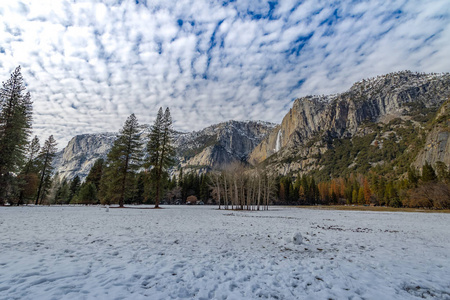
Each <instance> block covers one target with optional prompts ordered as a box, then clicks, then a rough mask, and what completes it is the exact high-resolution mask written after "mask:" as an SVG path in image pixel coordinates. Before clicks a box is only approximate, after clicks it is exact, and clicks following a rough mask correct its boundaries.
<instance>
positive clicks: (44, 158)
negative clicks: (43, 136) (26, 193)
mask: <svg viewBox="0 0 450 300" xmlns="http://www.w3.org/2000/svg"><path fill="white" fill-rule="evenodd" d="M56 150H57V149H56V141H55V139H54V138H53V135H51V136H49V137H48V139H47V140H46V141H45V143H44V146H43V147H42V149H41V152H40V154H39V160H40V164H41V171H40V173H41V174H40V178H41V179H40V181H39V187H38V191H37V196H36V202H35V205H38V204H39V203H40V202H42V199H43V198H44V197H45V195H46V192H47V190H48V189H49V188H50V186H51V180H50V174H51V173H52V171H53V167H52V162H53V158H54V157H55V154H56Z"/></svg>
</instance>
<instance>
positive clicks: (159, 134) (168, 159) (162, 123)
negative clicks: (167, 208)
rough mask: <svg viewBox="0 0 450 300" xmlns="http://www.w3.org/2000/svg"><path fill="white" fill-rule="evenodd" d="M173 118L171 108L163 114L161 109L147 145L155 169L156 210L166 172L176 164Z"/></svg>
mask: <svg viewBox="0 0 450 300" xmlns="http://www.w3.org/2000/svg"><path fill="white" fill-rule="evenodd" d="M173 134H174V132H173V129H172V118H171V116H170V110H169V108H166V111H165V112H164V114H163V112H162V108H160V109H159V111H158V115H157V116H156V120H155V123H154V124H153V126H152V127H151V132H150V139H149V142H148V144H147V151H148V153H149V158H148V165H149V166H151V167H153V169H152V175H153V176H152V177H153V179H154V181H155V185H156V187H155V188H156V192H155V208H158V207H159V201H160V197H161V194H162V181H163V178H164V176H166V174H164V172H165V171H166V170H167V169H168V168H169V167H171V166H172V165H173V164H174V158H173V156H174V154H175V150H174V147H173V145H172V140H173Z"/></svg>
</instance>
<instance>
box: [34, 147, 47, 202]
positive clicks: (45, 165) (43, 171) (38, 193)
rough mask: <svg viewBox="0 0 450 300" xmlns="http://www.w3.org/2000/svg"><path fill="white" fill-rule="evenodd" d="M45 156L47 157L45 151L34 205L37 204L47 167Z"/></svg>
mask: <svg viewBox="0 0 450 300" xmlns="http://www.w3.org/2000/svg"><path fill="white" fill-rule="evenodd" d="M47 158H48V153H46V155H45V160H44V168H43V169H42V175H41V181H40V182H39V188H38V192H37V196H36V202H35V203H34V205H38V204H39V196H40V195H41V189H42V183H43V182H44V177H45V169H46V168H47Z"/></svg>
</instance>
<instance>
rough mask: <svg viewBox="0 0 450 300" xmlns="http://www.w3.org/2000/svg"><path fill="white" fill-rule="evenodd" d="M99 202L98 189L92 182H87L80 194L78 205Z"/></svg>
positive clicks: (82, 186)
mask: <svg viewBox="0 0 450 300" xmlns="http://www.w3.org/2000/svg"><path fill="white" fill-rule="evenodd" d="M96 202H97V188H96V187H95V184H94V183H92V182H85V183H83V184H82V185H81V188H80V191H79V192H78V203H81V204H95V203H96Z"/></svg>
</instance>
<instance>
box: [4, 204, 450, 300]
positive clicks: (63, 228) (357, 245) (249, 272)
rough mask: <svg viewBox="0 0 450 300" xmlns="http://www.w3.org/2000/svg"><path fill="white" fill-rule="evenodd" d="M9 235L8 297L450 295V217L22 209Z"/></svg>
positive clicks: (9, 212) (11, 213)
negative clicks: (298, 237)
mask: <svg viewBox="0 0 450 300" xmlns="http://www.w3.org/2000/svg"><path fill="white" fill-rule="evenodd" d="M0 232H1V236H0V237H1V239H0V299H179V298H188V299H254V298H270V299H329V298H331V299H415V298H417V299H418V298H435V299H450V214H438V213H436V214H434V213H433V214H425V213H379V212H357V211H354V212H346V211H330V210H326V211H325V210H310V209H298V208H272V210H270V211H268V212H267V211H265V212H231V211H223V210H222V211H219V210H217V209H216V207H208V206H202V207H188V206H169V207H166V209H161V210H142V209H110V210H109V212H106V209H105V208H101V207H18V208H17V207H11V208H0ZM297 232H300V233H301V234H302V235H303V244H301V245H295V244H294V243H293V242H292V238H291V237H292V236H293V235H294V234H295V233H297Z"/></svg>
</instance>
